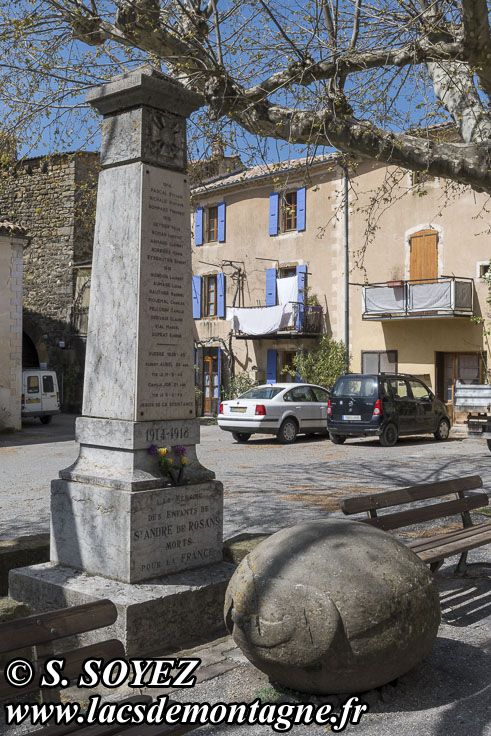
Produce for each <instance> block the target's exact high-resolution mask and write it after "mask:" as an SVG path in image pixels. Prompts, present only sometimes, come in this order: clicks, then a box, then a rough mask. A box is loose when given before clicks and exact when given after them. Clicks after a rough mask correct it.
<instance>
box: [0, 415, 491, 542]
mask: <svg viewBox="0 0 491 736" xmlns="http://www.w3.org/2000/svg"><path fill="white" fill-rule="evenodd" d="M74 422H75V418H74V417H73V416H70V415H61V416H58V417H55V418H54V419H53V422H52V424H50V425H49V426H43V425H41V424H40V423H39V421H38V420H28V421H26V422H25V423H24V428H23V431H22V432H21V433H17V434H13V435H1V436H0V511H1V513H0V539H6V538H9V537H14V536H20V535H22V534H29V533H34V532H41V531H47V530H48V528H49V498H50V493H49V489H50V481H51V480H52V479H53V478H56V477H57V475H58V471H59V470H60V469H61V468H65V467H67V466H68V465H70V464H71V463H72V462H73V461H74V460H75V458H76V456H77V444H76V442H75V439H74V437H75V435H74ZM198 455H199V458H200V460H201V462H202V463H203V464H204V465H205V466H206V467H208V468H210V469H212V470H214V471H215V473H216V476H217V478H218V479H219V480H221V481H222V482H223V484H224V493H225V536H226V537H230V536H233V535H234V534H235V533H238V532H240V531H243V530H245V529H248V530H253V531H274V530H276V529H278V528H281V527H283V526H288V525H291V524H294V523H297V522H299V521H302V520H305V519H310V518H314V517H318V516H319V515H320V516H323V515H324V514H326V513H336V512H339V503H340V500H341V499H342V498H343V497H344V496H347V495H357V494H359V493H364V492H365V493H366V492H370V491H373V492H376V491H378V490H380V489H382V488H393V487H397V486H402V485H412V484H415V483H423V482H430V481H436V480H442V479H444V478H451V477H456V476H462V475H470V474H474V473H479V474H480V475H481V476H482V478H483V481H484V488H485V489H486V490H487V491H488V493H491V453H490V452H489V451H488V449H487V446H486V444H485V443H484V442H483V441H478V440H467V439H463V438H450V439H449V440H447V441H446V442H436V441H435V440H434V439H433V437H409V438H406V439H403V440H400V441H399V442H398V444H397V445H396V447H393V448H383V447H381V446H380V445H379V443H378V441H377V440H373V439H362V440H356V439H355V440H348V441H347V442H346V444H344V445H333V444H332V443H331V442H330V441H329V440H328V439H325V438H321V437H317V436H316V437H311V438H304V437H299V439H298V440H297V443H296V444H295V445H280V444H278V443H277V442H276V439H275V438H272V437H266V436H259V435H257V436H255V437H254V438H253V439H251V440H250V441H249V443H247V444H244V445H239V444H237V443H235V441H234V440H233V439H232V436H231V434H229V433H228V432H223V431H222V430H220V429H219V428H218V427H217V426H215V425H205V426H202V427H201V445H200V447H199V449H198Z"/></svg>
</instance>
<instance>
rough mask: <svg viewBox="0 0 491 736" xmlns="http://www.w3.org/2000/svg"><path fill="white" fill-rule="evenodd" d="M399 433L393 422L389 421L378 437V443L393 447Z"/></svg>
mask: <svg viewBox="0 0 491 736" xmlns="http://www.w3.org/2000/svg"><path fill="white" fill-rule="evenodd" d="M398 436H399V433H398V431H397V427H396V425H395V424H392V422H390V423H389V424H387V425H386V427H385V429H384V431H383V432H382V434H381V435H380V437H379V441H380V444H381V445H382V447H394V445H395V444H396V442H397V438H398Z"/></svg>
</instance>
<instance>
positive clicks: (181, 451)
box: [174, 445, 187, 457]
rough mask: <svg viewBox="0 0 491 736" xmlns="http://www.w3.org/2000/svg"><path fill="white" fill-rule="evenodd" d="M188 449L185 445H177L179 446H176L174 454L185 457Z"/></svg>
mask: <svg viewBox="0 0 491 736" xmlns="http://www.w3.org/2000/svg"><path fill="white" fill-rule="evenodd" d="M186 452H187V450H186V448H185V447H184V445H177V447H175V448H174V454H175V455H177V457H184V455H185V454H186Z"/></svg>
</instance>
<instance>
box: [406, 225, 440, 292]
mask: <svg viewBox="0 0 491 736" xmlns="http://www.w3.org/2000/svg"><path fill="white" fill-rule="evenodd" d="M410 249H411V257H410V261H409V278H410V280H411V281H420V280H421V281H423V280H428V279H437V278H438V233H437V232H436V231H435V230H420V231H419V232H418V233H414V235H411V239H410Z"/></svg>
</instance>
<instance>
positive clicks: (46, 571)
mask: <svg viewBox="0 0 491 736" xmlns="http://www.w3.org/2000/svg"><path fill="white" fill-rule="evenodd" d="M234 570H235V565H231V564H229V563H226V562H221V563H219V564H216V565H209V566H207V567H203V568H198V569H196V570H190V571H187V572H182V573H177V574H174V575H168V576H166V577H162V578H154V579H153V580H151V581H149V582H147V583H139V584H136V585H131V584H128V583H120V582H117V581H115V580H110V579H109V578H103V577H100V576H97V575H87V574H86V573H84V572H80V571H79V570H75V569H74V568H71V567H64V566H62V565H56V564H55V563H53V562H46V563H43V564H41V565H32V566H30V567H22V568H18V569H17V570H12V571H11V573H10V578H9V595H10V597H11V598H13V599H14V600H17V601H22V602H23V603H26V605H27V606H28V607H29V608H30V610H31V611H32V613H37V612H44V611H50V610H51V611H52V610H55V609H57V608H65V607H67V606H77V605H81V604H82V603H90V602H93V601H97V600H102V599H105V598H108V599H109V600H111V601H112V602H113V603H114V605H115V606H116V608H117V609H118V618H117V621H116V623H114V624H113V625H112V626H109V627H107V628H106V629H100V630H98V631H90V632H88V633H86V634H82V635H81V636H80V637H79V641H80V644H81V645H86V644H95V643H97V642H99V641H105V640H107V639H108V638H110V637H115V638H116V639H119V640H120V641H121V642H123V644H124V646H125V649H126V656H127V657H141V656H143V657H145V656H159V655H161V654H162V653H163V652H165V651H169V650H170V651H175V650H176V649H178V648H179V647H181V646H187V645H189V644H192V643H194V642H198V641H202V640H204V639H206V638H207V637H209V636H210V635H212V634H214V633H220V632H221V631H224V622H223V605H224V600H225V590H226V588H227V585H228V582H229V580H230V578H231V576H232V574H233V572H234Z"/></svg>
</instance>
